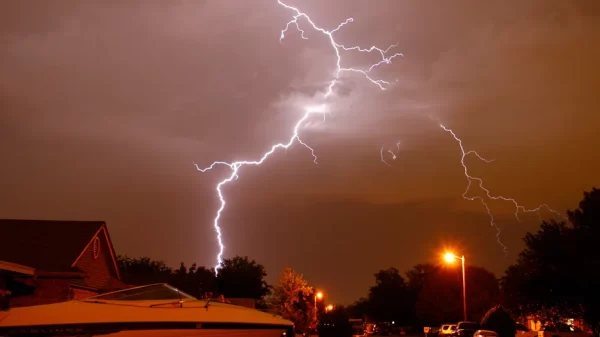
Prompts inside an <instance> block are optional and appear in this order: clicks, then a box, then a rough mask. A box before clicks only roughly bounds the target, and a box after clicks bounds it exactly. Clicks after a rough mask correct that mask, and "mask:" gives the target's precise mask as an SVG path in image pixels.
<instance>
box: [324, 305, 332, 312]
mask: <svg viewBox="0 0 600 337" xmlns="http://www.w3.org/2000/svg"><path fill="white" fill-rule="evenodd" d="M331 310H333V304H330V305H328V306H326V307H325V312H328V311H331Z"/></svg>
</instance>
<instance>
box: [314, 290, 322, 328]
mask: <svg viewBox="0 0 600 337" xmlns="http://www.w3.org/2000/svg"><path fill="white" fill-rule="evenodd" d="M322 298H323V293H322V292H320V291H319V292H318V293H316V294H315V317H314V318H315V324H317V299H319V300H320V299H322Z"/></svg>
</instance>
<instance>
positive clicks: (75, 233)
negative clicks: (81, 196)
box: [0, 219, 127, 307]
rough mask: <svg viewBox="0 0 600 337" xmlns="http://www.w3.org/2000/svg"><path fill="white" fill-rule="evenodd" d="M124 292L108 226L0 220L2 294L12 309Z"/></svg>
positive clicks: (100, 223) (68, 222) (85, 223)
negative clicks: (8, 300) (8, 294)
mask: <svg viewBox="0 0 600 337" xmlns="http://www.w3.org/2000/svg"><path fill="white" fill-rule="evenodd" d="M126 287H127V286H126V285H125V284H124V283H123V282H121V276H120V274H119V268H118V265H117V261H116V255H115V252H114V249H113V246H112V242H111V240H110V235H109V233H108V229H107V228H106V224H105V223H104V222H102V221H47V220H10V219H0V292H2V291H3V292H4V293H5V294H6V292H7V291H10V293H11V299H10V305H11V306H13V307H15V306H27V305H37V304H48V303H55V302H61V301H66V300H71V299H81V298H85V297H90V296H94V295H96V294H99V293H102V292H106V291H111V290H117V289H123V288H126Z"/></svg>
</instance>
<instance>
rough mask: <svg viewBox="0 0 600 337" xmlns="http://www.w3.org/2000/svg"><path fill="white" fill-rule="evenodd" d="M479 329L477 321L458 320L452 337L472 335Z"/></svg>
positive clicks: (470, 336) (469, 336)
mask: <svg viewBox="0 0 600 337" xmlns="http://www.w3.org/2000/svg"><path fill="white" fill-rule="evenodd" d="M477 330H479V323H475V322H458V324H457V325H456V331H454V333H452V336H453V337H473V335H474V334H475V332H476V331H477Z"/></svg>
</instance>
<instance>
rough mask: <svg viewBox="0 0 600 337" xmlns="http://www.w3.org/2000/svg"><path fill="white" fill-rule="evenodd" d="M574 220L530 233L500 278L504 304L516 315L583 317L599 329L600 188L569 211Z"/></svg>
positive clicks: (556, 318)
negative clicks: (599, 247) (599, 244)
mask: <svg viewBox="0 0 600 337" xmlns="http://www.w3.org/2000/svg"><path fill="white" fill-rule="evenodd" d="M568 215H569V220H570V222H571V225H568V224H566V223H564V222H556V221H549V222H544V223H542V225H541V227H540V229H539V231H538V232H537V233H533V234H532V233H527V235H526V236H525V238H524V241H525V245H526V248H525V250H523V252H521V254H520V255H519V258H518V259H517V263H516V264H515V265H513V266H511V267H509V268H508V270H507V271H506V275H505V276H504V278H503V280H502V286H503V290H504V293H505V303H506V305H507V307H508V308H509V309H510V310H511V311H513V312H514V313H515V314H517V315H520V316H526V315H531V316H534V317H536V318H537V319H539V320H541V321H546V322H548V323H551V324H555V325H556V324H559V323H560V322H561V320H563V319H565V318H579V317H581V318H583V319H584V320H585V322H586V323H587V324H588V325H589V326H590V328H591V329H592V331H593V333H594V335H595V336H599V334H600V292H599V291H598V289H599V288H600V278H598V273H597V271H598V270H599V269H600V249H598V247H597V245H598V242H599V241H600V190H598V189H596V188H593V189H592V191H591V192H586V193H584V197H583V200H582V201H581V202H580V203H579V208H578V209H576V210H573V211H569V212H568Z"/></svg>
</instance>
